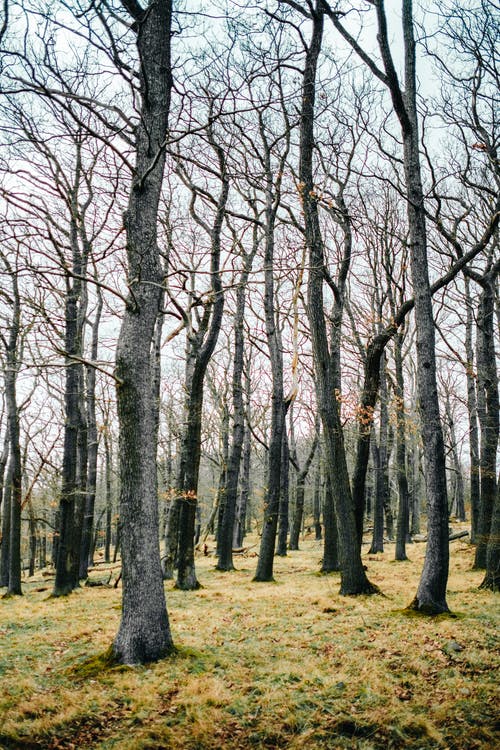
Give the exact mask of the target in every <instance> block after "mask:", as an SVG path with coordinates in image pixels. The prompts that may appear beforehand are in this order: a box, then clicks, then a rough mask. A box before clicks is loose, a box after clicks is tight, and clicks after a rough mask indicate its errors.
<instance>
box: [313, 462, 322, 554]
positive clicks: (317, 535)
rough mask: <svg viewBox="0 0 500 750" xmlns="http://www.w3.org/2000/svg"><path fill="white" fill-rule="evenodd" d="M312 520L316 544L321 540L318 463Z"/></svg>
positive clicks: (319, 474)
mask: <svg viewBox="0 0 500 750" xmlns="http://www.w3.org/2000/svg"><path fill="white" fill-rule="evenodd" d="M313 519H314V538H315V539H316V541H317V542H319V541H320V540H321V537H322V529H321V464H320V462H319V461H318V464H317V467H316V471H315V472H314V489H313Z"/></svg>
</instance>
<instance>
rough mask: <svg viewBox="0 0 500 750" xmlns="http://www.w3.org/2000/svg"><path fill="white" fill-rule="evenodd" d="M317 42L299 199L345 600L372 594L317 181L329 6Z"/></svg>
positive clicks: (306, 101) (305, 112) (315, 19)
mask: <svg viewBox="0 0 500 750" xmlns="http://www.w3.org/2000/svg"><path fill="white" fill-rule="evenodd" d="M312 23H313V31H312V38H311V41H310V43H309V45H308V47H307V52H306V60H305V67H304V76H303V83H302V107H301V113H300V164H299V178H300V194H301V199H302V207H303V212H304V229H305V241H306V245H307V249H308V251H309V277H308V285H307V313H308V318H309V324H310V327H311V337H312V347H313V356H314V375H315V384H316V397H317V402H318V409H319V413H320V416H321V421H322V425H323V436H324V445H325V462H326V467H327V471H328V474H329V481H330V484H331V488H332V492H333V496H334V506H335V514H336V518H337V529H338V537H339V556H340V568H341V586H340V592H341V593H342V594H361V593H366V594H368V593H373V592H375V590H376V588H375V587H374V586H373V585H372V584H371V583H370V582H369V581H368V579H367V577H366V574H365V571H364V568H363V565H362V563H361V555H360V548H359V544H358V541H357V530H356V520H355V516H354V506H353V502H352V496H351V489H350V485H349V477H348V473H347V463H346V456H345V448H344V440H343V434H342V426H341V424H340V416H339V407H338V403H337V400H336V398H335V368H334V367H333V362H332V359H331V357H330V352H329V346H328V338H327V331H326V323H325V317H324V312H323V310H324V305H323V279H324V249H323V240H322V236H321V230H320V225H319V218H318V206H317V198H316V192H315V189H314V180H313V152H314V103H315V95H316V70H317V64H318V57H319V54H320V49H321V42H322V36H323V25H324V5H323V3H322V2H318V3H316V5H315V9H314V11H313V12H312Z"/></svg>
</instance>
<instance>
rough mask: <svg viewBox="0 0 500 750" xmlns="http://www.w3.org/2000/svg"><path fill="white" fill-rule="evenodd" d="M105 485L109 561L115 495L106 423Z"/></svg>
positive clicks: (104, 433)
mask: <svg viewBox="0 0 500 750" xmlns="http://www.w3.org/2000/svg"><path fill="white" fill-rule="evenodd" d="M103 435H104V486H105V490H104V492H105V503H106V536H105V538H104V539H105V541H104V560H105V562H107V563H109V562H110V560H111V535H112V519H113V497H112V494H111V469H112V459H111V445H110V439H109V433H108V426H107V425H104V430H103Z"/></svg>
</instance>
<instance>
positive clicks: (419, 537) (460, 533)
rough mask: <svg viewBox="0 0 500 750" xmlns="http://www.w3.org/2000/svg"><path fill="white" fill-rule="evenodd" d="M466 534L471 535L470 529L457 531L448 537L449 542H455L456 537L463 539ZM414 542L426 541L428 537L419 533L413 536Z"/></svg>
mask: <svg viewBox="0 0 500 750" xmlns="http://www.w3.org/2000/svg"><path fill="white" fill-rule="evenodd" d="M464 536H469V532H468V531H455V532H454V533H453V534H450V535H449V537H448V541H449V542H453V541H454V540H455V539H462V538H463V537H464ZM412 541H413V542H426V541H427V537H426V536H422V535H421V534H417V535H416V536H414V537H412Z"/></svg>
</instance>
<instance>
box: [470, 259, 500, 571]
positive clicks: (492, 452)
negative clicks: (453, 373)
mask: <svg viewBox="0 0 500 750" xmlns="http://www.w3.org/2000/svg"><path fill="white" fill-rule="evenodd" d="M499 268H500V262H497V264H496V266H494V267H493V268H490V269H489V271H488V272H487V273H485V274H484V275H483V276H482V277H480V278H478V277H475V280H476V281H478V282H479V283H480V284H481V287H482V291H481V296H480V300H479V310H478V314H477V340H476V348H477V413H478V417H479V427H480V431H481V449H480V461H479V472H480V496H481V502H480V507H479V523H478V529H477V538H476V541H477V547H476V555H475V559H474V567H475V568H483V569H484V568H486V557H487V547H488V540H489V538H490V530H491V523H492V517H493V508H494V504H495V500H496V495H497V477H496V471H497V466H496V457H497V447H498V434H499V397H498V376H497V371H496V354H495V326H494V321H495V317H494V316H495V280H496V276H497V274H498V269H499Z"/></svg>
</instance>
